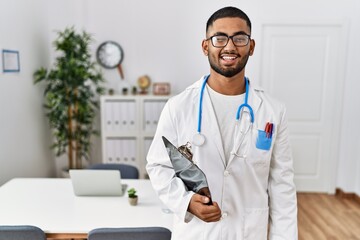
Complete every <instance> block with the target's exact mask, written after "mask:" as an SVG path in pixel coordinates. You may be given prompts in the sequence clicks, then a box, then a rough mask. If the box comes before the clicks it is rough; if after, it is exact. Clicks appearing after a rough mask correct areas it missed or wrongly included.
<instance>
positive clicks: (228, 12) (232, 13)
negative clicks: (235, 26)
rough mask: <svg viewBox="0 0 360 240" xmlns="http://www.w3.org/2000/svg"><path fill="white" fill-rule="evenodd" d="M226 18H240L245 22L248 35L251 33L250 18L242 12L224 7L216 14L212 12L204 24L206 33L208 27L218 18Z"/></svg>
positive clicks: (234, 8)
mask: <svg viewBox="0 0 360 240" xmlns="http://www.w3.org/2000/svg"><path fill="white" fill-rule="evenodd" d="M227 17H230V18H236V17H237V18H241V19H243V20H245V22H246V25H247V26H248V27H249V29H250V33H251V21H250V18H249V17H248V16H247V15H246V13H244V12H243V11H242V10H240V9H238V8H236V7H224V8H221V9H219V10H217V11H216V12H214V13H213V14H212V15H211V17H210V18H209V20H208V21H207V23H206V32H207V31H208V29H209V27H210V26H211V25H212V24H213V23H214V22H215V21H216V20H218V19H220V18H227Z"/></svg>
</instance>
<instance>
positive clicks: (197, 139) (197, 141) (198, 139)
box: [191, 133, 205, 146]
mask: <svg viewBox="0 0 360 240" xmlns="http://www.w3.org/2000/svg"><path fill="white" fill-rule="evenodd" d="M191 143H192V144H193V145H195V146H201V145H203V144H204V143H205V136H204V135H202V134H201V133H196V134H194V136H193V139H192V141H191Z"/></svg>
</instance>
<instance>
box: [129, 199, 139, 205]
mask: <svg viewBox="0 0 360 240" xmlns="http://www.w3.org/2000/svg"><path fill="white" fill-rule="evenodd" d="M129 203H130V205H131V206H136V205H137V203H138V197H134V198H130V197H129Z"/></svg>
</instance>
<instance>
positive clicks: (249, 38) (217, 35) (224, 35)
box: [205, 33, 251, 48]
mask: <svg viewBox="0 0 360 240" xmlns="http://www.w3.org/2000/svg"><path fill="white" fill-rule="evenodd" d="M239 35H243V36H247V37H248V42H247V44H245V45H241V46H237V45H236V44H235V43H234V40H233V37H235V36H239ZM219 36H222V37H227V41H226V44H225V45H224V46H220V47H217V46H215V45H214V42H213V40H212V39H213V38H214V37H219ZM229 39H231V41H232V42H233V44H234V46H236V47H245V46H247V45H248V44H249V42H250V40H251V35H249V34H246V33H238V34H235V35H232V36H228V35H226V34H215V35H213V36H211V37H209V38H207V39H205V41H208V40H210V42H211V45H213V47H216V48H223V47H226V45H228V43H229Z"/></svg>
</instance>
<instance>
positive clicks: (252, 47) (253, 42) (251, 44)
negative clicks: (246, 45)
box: [250, 39, 255, 56]
mask: <svg viewBox="0 0 360 240" xmlns="http://www.w3.org/2000/svg"><path fill="white" fill-rule="evenodd" d="M254 50H255V40H254V39H251V40H250V56H252V55H253V54H254Z"/></svg>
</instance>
